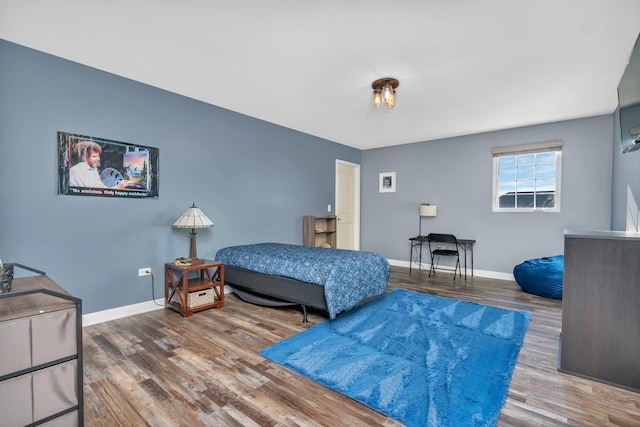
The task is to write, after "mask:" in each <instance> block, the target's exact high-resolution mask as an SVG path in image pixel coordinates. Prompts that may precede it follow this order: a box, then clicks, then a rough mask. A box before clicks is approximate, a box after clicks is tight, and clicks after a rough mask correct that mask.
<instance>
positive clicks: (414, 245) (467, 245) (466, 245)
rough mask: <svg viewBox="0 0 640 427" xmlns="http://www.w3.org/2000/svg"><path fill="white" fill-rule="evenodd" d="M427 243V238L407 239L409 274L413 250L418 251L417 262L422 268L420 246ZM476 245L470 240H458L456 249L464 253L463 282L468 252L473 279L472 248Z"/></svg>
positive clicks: (465, 277)
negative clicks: (408, 246) (468, 253)
mask: <svg viewBox="0 0 640 427" xmlns="http://www.w3.org/2000/svg"><path fill="white" fill-rule="evenodd" d="M426 242H428V240H427V236H416V237H411V238H409V244H410V248H409V274H411V265H412V264H413V258H414V256H413V252H414V250H415V249H417V251H418V254H417V255H418V262H419V266H420V268H422V245H423V244H424V243H426ZM475 244H476V241H475V240H471V239H458V247H459V248H460V249H462V250H463V251H464V280H467V252H470V256H471V277H473V246H474V245H475Z"/></svg>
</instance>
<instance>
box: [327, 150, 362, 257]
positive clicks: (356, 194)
mask: <svg viewBox="0 0 640 427" xmlns="http://www.w3.org/2000/svg"><path fill="white" fill-rule="evenodd" d="M339 164H343V165H348V166H351V167H353V169H354V173H355V180H354V181H355V183H354V186H355V188H354V191H353V200H352V201H351V202H352V203H353V206H352V207H353V243H354V245H353V246H354V247H353V249H354V250H357V251H358V250H360V165H359V164H358V163H353V162H348V161H346V160H340V159H336V170H335V183H336V188H335V193H334V200H335V203H334V205H333V206H334V208H335V211H334V212H335V213H336V216H337V215H338V208H339V206H338V186H339V184H340V183H339V182H338V165H339Z"/></svg>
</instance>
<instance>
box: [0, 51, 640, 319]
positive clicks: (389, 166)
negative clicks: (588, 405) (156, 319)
mask: <svg viewBox="0 0 640 427" xmlns="http://www.w3.org/2000/svg"><path fill="white" fill-rule="evenodd" d="M617 126H618V124H617V117H615V116H614V115H613V114H612V115H607V116H601V117H594V118H587V119H581V120H572V121H566V122H559V123H551V124H546V125H540V126H531V127H524V128H519V129H510V130H504V131H497V132H491V133H485V134H480V135H471V136H465V137H458V138H449V139H445V140H439V141H430V142H420V143H415V144H407V145H402V146H397V147H388V148H381V149H375V150H366V151H363V152H360V151H358V150H355V149H351V148H349V147H345V146H343V145H340V144H335V143H333V142H330V141H326V140H322V139H318V138H315V137H312V136H309V135H306V134H302V133H299V132H296V131H293V130H290V129H286V128H283V127H279V126H276V125H272V124H269V123H266V122H263V121H260V120H256V119H252V118H249V117H247V116H243V115H241V114H237V113H233V112H230V111H227V110H224V109H221V108H217V107H214V106H211V105H207V104H203V103H200V102H197V101H194V100H192V99H189V98H185V97H181V96H178V95H175V94H171V93H169V92H166V91H163V90H159V89H157V88H153V87H150V86H147V85H143V84H140V83H136V82H133V81H130V80H127V79H124V78H120V77H117V76H114V75H111V74H108V73H104V72H101V71H98V70H95V69H92V68H89V67H85V66H82V65H79V64H76V63H73V62H70V61H66V60H62V59H60V58H56V57H53V56H50V55H46V54H43V53H40V52H37V51H34V50H31V49H27V48H24V47H22V46H18V45H15V44H12V43H9V42H6V41H3V40H0V258H1V259H2V260H3V261H5V262H7V261H10V262H20V263H23V264H26V265H30V266H33V267H35V268H39V269H42V270H44V271H46V272H47V273H48V274H49V276H51V277H52V278H53V279H54V280H56V281H57V282H58V283H60V284H61V285H62V286H64V287H65V288H66V289H67V290H68V291H69V292H71V293H72V294H74V295H77V296H79V297H81V298H82V299H83V300H84V312H85V313H90V312H94V311H99V310H104V309H108V308H114V307H119V306H124V305H129V304H134V303H137V302H143V301H148V300H150V299H151V292H150V283H149V280H148V278H138V277H137V269H138V268H141V267H148V266H150V267H152V269H153V271H154V273H155V278H156V297H157V296H159V295H160V294H161V292H162V283H163V271H162V268H163V265H164V263H165V262H167V261H170V260H173V259H174V258H176V257H178V256H186V255H188V246H189V236H188V232H187V230H173V229H172V228H171V224H172V223H173V221H175V219H176V218H177V217H178V216H179V215H180V214H181V213H182V212H183V211H184V210H185V209H186V208H187V207H188V206H189V205H190V204H191V203H192V202H196V203H197V204H198V206H200V207H201V208H202V209H203V211H204V212H205V213H206V214H207V215H209V217H210V218H211V219H213V221H214V222H215V223H216V227H214V228H212V229H207V230H202V231H200V233H199V234H198V250H199V255H200V256H201V257H213V256H214V255H215V253H216V251H217V250H218V249H219V248H221V247H224V246H228V245H234V244H243V243H252V242H262V241H278V242H288V243H300V242H301V241H302V216H303V215H307V214H314V215H324V214H325V210H326V206H327V205H328V204H332V205H333V204H334V191H335V183H334V175H335V160H336V159H342V160H346V161H350V162H353V163H360V164H362V180H361V182H362V184H361V195H362V201H361V216H362V229H361V248H362V249H363V250H371V251H376V252H379V253H381V254H383V255H384V256H385V257H387V258H389V259H391V260H399V261H404V262H407V261H408V258H409V244H408V238H409V237H410V236H414V235H416V234H417V233H418V205H419V204H420V203H432V204H436V205H438V216H437V217H435V218H424V219H423V220H422V221H423V222H422V230H423V233H428V232H430V231H442V232H452V233H455V234H457V235H458V236H459V237H463V238H473V239H476V240H477V241H478V243H477V245H476V252H475V255H476V256H475V267H476V269H477V270H484V271H487V272H504V273H510V272H511V271H512V268H513V266H514V265H515V264H517V263H519V262H521V261H523V260H525V259H528V258H534V257H540V256H547V255H555V254H557V253H562V250H563V237H562V234H563V230H564V229H566V228H577V229H590V230H592V229H609V228H610V227H611V228H613V229H624V224H625V218H626V194H627V193H626V192H627V187H628V186H629V187H630V188H631V189H632V190H633V192H634V193H635V197H636V200H640V188H639V187H640V152H635V153H631V154H625V155H622V154H621V153H620V136H619V130H617ZM57 131H67V132H73V133H79V134H84V135H92V136H97V137H102V138H106V139H113V140H119V141H126V142H130V143H135V144H141V145H148V146H152V147H157V148H159V149H160V197H159V198H158V199H156V200H129V199H106V198H104V199H103V198H93V197H78V196H58V195H57V194H56V190H57V182H56V180H57V174H56V168H57V164H56V160H57V153H56V132H57ZM615 132H618V134H617V135H616V133H615ZM556 139H562V140H563V141H564V142H565V146H564V155H563V166H562V177H563V184H562V212H560V213H541V212H536V213H493V212H491V173H492V157H491V148H492V147H497V146H507V145H514V144H524V143H531V142H540V141H549V140H556ZM612 165H613V166H612ZM380 172H396V174H397V176H396V177H397V191H396V192H395V193H379V192H378V174H379V173H380Z"/></svg>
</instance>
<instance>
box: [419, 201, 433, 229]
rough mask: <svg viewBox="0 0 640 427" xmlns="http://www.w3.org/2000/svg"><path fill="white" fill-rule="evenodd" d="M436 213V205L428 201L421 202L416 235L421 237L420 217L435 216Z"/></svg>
mask: <svg viewBox="0 0 640 427" xmlns="http://www.w3.org/2000/svg"><path fill="white" fill-rule="evenodd" d="M437 213H438V207H437V206H435V205H430V204H429V203H422V204H421V205H420V210H419V214H420V217H419V220H420V222H419V224H418V237H422V217H423V216H436V214H437Z"/></svg>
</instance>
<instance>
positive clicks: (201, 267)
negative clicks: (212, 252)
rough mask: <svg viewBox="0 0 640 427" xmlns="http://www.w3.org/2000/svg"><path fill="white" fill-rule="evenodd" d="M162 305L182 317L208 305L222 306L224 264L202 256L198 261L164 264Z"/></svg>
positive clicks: (213, 306) (210, 306)
mask: <svg viewBox="0 0 640 427" xmlns="http://www.w3.org/2000/svg"><path fill="white" fill-rule="evenodd" d="M164 301H165V307H166V308H170V309H172V310H174V311H177V312H178V313H180V314H182V315H183V316H184V317H190V316H191V315H192V314H193V313H195V312H197V311H201V310H206V309H208V308H222V307H224V264H223V263H221V262H217V261H210V260H204V262H203V263H201V264H196V265H190V266H180V265H176V264H175V263H173V262H172V263H167V264H165V274H164Z"/></svg>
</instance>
